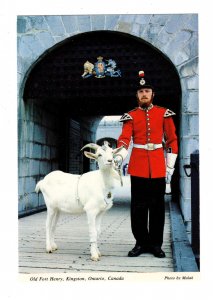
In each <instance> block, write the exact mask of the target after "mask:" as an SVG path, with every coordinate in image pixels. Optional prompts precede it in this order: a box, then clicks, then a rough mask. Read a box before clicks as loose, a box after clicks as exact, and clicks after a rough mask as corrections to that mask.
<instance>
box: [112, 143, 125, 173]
mask: <svg viewBox="0 0 213 300" xmlns="http://www.w3.org/2000/svg"><path fill="white" fill-rule="evenodd" d="M127 154H128V150H126V148H125V147H123V146H122V147H119V148H117V149H115V150H114V162H115V166H116V167H117V168H120V167H121V165H122V163H123V161H124V159H125V158H126V157H127Z"/></svg>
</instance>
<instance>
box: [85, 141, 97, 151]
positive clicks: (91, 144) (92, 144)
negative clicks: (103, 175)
mask: <svg viewBox="0 0 213 300" xmlns="http://www.w3.org/2000/svg"><path fill="white" fill-rule="evenodd" d="M99 147H100V146H99V145H97V144H94V143H89V144H86V145H85V146H83V148H81V151H82V150H84V149H85V148H91V149H93V150H97V149H98V148H99Z"/></svg>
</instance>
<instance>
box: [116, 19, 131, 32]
mask: <svg viewBox="0 0 213 300" xmlns="http://www.w3.org/2000/svg"><path fill="white" fill-rule="evenodd" d="M117 30H118V31H121V32H126V33H131V31H132V24H131V23H128V22H122V21H118V25H117Z"/></svg>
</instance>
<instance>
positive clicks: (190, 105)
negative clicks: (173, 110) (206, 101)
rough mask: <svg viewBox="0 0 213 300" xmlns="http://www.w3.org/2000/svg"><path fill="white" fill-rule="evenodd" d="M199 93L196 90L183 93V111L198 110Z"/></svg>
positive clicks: (194, 111) (195, 111)
mask: <svg viewBox="0 0 213 300" xmlns="http://www.w3.org/2000/svg"><path fill="white" fill-rule="evenodd" d="M198 97H199V93H198V91H196V90H192V91H187V93H184V95H183V107H182V112H183V113H198V112H199V99H198Z"/></svg>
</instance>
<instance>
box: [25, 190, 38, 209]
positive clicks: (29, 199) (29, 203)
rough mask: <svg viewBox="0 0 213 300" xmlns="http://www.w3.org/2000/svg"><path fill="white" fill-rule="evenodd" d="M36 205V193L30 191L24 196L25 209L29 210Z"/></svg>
mask: <svg viewBox="0 0 213 300" xmlns="http://www.w3.org/2000/svg"><path fill="white" fill-rule="evenodd" d="M37 207H38V195H37V194H36V193H30V194H27V196H26V209H27V210H30V209H33V208H37Z"/></svg>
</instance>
